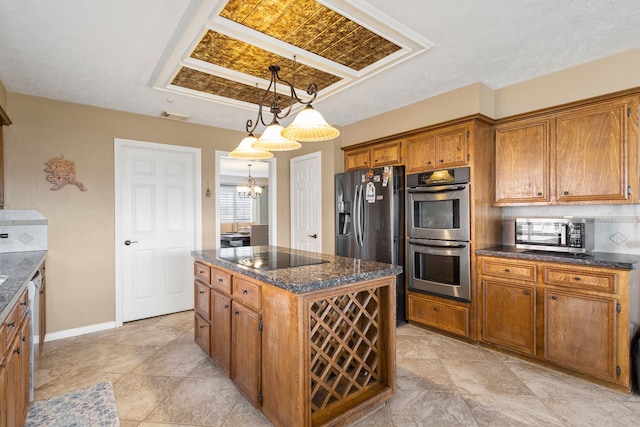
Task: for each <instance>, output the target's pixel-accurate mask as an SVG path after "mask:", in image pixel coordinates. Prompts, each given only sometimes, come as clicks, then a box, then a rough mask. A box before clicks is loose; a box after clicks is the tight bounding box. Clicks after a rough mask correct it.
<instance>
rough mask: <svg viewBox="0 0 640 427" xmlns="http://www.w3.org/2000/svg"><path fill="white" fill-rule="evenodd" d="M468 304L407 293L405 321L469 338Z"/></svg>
mask: <svg viewBox="0 0 640 427" xmlns="http://www.w3.org/2000/svg"><path fill="white" fill-rule="evenodd" d="M469 313H470V304H469V303H464V302H460V301H454V300H451V299H447V298H439V297H436V296H432V295H426V294H420V293H416V292H408V293H407V319H408V320H410V321H412V322H417V323H420V324H423V325H426V326H432V327H434V328H437V329H439V330H442V331H446V332H450V333H452V334H455V335H459V336H461V337H464V338H470V316H469Z"/></svg>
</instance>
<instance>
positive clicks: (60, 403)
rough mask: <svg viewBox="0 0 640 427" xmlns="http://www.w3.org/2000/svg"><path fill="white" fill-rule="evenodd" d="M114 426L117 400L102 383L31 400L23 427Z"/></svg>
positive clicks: (117, 420)
mask: <svg viewBox="0 0 640 427" xmlns="http://www.w3.org/2000/svg"><path fill="white" fill-rule="evenodd" d="M36 426H38V427H39V426H46V427H94V426H95V427H117V426H120V421H119V419H118V410H117V408H116V399H115V396H114V394H113V386H112V385H111V383H110V382H103V383H100V384H96V385H93V386H91V387H87V388H83V389H80V390H77V391H73V392H71V393H67V394H63V395H62V396H57V397H53V398H51V399H48V400H39V401H36V402H31V404H30V405H29V413H28V415H27V423H26V427H36Z"/></svg>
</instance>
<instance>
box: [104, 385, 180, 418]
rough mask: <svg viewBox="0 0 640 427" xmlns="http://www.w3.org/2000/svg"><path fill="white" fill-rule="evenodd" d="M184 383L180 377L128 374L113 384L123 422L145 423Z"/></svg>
mask: <svg viewBox="0 0 640 427" xmlns="http://www.w3.org/2000/svg"><path fill="white" fill-rule="evenodd" d="M180 381H182V378H179V377H160V376H149V375H134V374H128V375H124V376H123V377H122V378H120V379H119V380H118V381H117V382H116V383H114V384H113V390H114V393H115V396H116V405H117V406H118V416H119V417H120V419H121V420H129V421H138V422H141V421H143V420H144V419H145V418H146V417H147V415H149V414H150V413H151V411H153V410H154V409H155V408H156V407H157V406H158V405H159V404H160V403H161V402H162V401H163V400H165V399H166V398H167V397H169V396H170V395H171V393H172V392H173V390H174V389H175V388H176V387H177V385H178V384H179V383H180Z"/></svg>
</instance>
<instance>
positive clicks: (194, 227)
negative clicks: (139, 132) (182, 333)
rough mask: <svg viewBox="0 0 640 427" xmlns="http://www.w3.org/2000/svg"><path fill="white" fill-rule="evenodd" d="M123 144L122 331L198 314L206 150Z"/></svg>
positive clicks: (119, 210)
mask: <svg viewBox="0 0 640 427" xmlns="http://www.w3.org/2000/svg"><path fill="white" fill-rule="evenodd" d="M115 142H116V282H119V284H118V283H117V285H116V289H117V290H118V288H119V290H120V292H116V298H117V302H116V307H118V306H119V302H118V301H120V300H121V311H120V314H121V316H118V313H116V323H118V324H122V322H127V321H131V320H136V319H143V318H146V317H153V316H159V315H162V314H168V313H174V312H177V311H183V310H189V309H192V308H193V258H192V257H191V251H192V250H196V249H200V248H201V245H202V243H201V237H200V234H201V233H200V230H201V213H200V212H201V208H200V206H201V199H200V188H201V186H200V180H201V177H200V149H196V148H190V147H179V146H171V145H164V144H153V143H144V142H138V141H128V140H119V139H116V141H115ZM118 318H120V319H118Z"/></svg>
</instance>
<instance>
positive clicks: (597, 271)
mask: <svg viewBox="0 0 640 427" xmlns="http://www.w3.org/2000/svg"><path fill="white" fill-rule="evenodd" d="M477 259H478V275H477V277H478V284H479V288H480V295H481V298H482V300H481V304H480V307H479V312H478V316H479V325H480V334H479V337H480V341H481V342H483V343H486V344H490V345H493V346H496V347H498V348H501V349H503V350H507V351H510V352H516V353H519V354H522V355H526V356H529V357H532V358H534V359H537V360H540V361H544V362H547V363H549V364H551V365H555V366H557V367H561V368H564V369H565V370H569V371H572V372H575V373H577V374H581V375H582V376H583V377H586V378H588V379H591V380H595V381H598V380H599V381H600V382H603V384H607V385H609V386H610V387H612V388H616V389H620V390H622V391H625V392H627V393H629V392H630V391H631V382H632V376H631V363H630V361H631V341H632V338H633V336H634V334H635V333H636V332H637V331H638V327H639V325H640V294H639V293H638V292H630V288H631V287H635V286H638V279H639V272H638V271H637V270H633V271H630V270H622V269H613V268H600V267H591V266H581V265H572V264H564V263H551V262H541V261H540V262H539V261H529V260H519V259H510V258H502V257H489V256H478V258H477Z"/></svg>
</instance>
